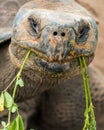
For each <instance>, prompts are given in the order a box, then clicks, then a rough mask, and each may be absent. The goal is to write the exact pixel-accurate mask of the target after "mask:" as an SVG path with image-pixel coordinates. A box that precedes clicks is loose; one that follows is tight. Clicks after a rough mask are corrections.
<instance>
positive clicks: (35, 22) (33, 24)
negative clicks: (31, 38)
mask: <svg viewBox="0 0 104 130" xmlns="http://www.w3.org/2000/svg"><path fill="white" fill-rule="evenodd" d="M28 20H29V21H30V24H31V27H32V29H33V30H34V32H35V33H36V34H38V32H39V27H38V23H37V21H35V20H34V19H33V18H31V17H30V18H28Z"/></svg>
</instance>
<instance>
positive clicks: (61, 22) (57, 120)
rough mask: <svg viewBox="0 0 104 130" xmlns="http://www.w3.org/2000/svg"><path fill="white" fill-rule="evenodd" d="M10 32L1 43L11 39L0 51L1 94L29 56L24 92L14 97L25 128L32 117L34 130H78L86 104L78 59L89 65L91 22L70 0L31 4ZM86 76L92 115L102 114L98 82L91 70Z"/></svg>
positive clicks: (94, 32)
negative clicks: (33, 117) (32, 116)
mask: <svg viewBox="0 0 104 130" xmlns="http://www.w3.org/2000/svg"><path fill="white" fill-rule="evenodd" d="M3 29H4V28H3ZM8 30H9V29H8ZM4 32H5V31H4ZM6 32H7V31H6ZM9 32H10V33H9V34H7V35H6V36H4V34H6V33H4V34H3V35H2V36H1V38H0V41H1V43H3V41H6V40H8V39H9V38H10V37H11V35H12V39H11V44H9V43H7V42H5V43H7V44H4V43H3V44H2V45H3V47H2V48H0V53H1V54H2V56H0V68H1V70H0V71H1V75H0V80H1V81H0V91H2V90H3V89H4V86H5V87H6V86H7V85H8V84H9V82H10V81H11V79H12V78H13V77H14V76H15V74H16V73H17V71H18V68H20V66H21V63H22V61H23V59H24V57H25V55H26V53H27V51H28V50H31V55H30V57H29V59H28V61H27V63H26V66H25V70H24V72H23V75H22V78H23V80H24V82H25V87H24V88H19V89H18V92H17V94H16V101H17V103H18V104H19V105H20V111H21V113H22V114H23V118H24V120H25V123H26V122H27V119H28V117H29V116H30V115H31V114H33V113H35V115H36V116H35V119H34V121H32V122H35V129H37V130H41V129H42V130H81V129H82V127H83V123H84V115H83V114H84V110H85V99H84V93H83V82H82V78H81V74H80V67H79V62H78V60H77V57H79V56H81V55H84V56H85V58H86V62H87V64H89V63H90V62H91V61H92V60H93V57H94V52H95V48H96V44H97V37H98V33H97V26H96V23H95V21H94V19H93V18H92V16H91V15H90V14H89V13H88V12H87V11H86V10H85V9H84V8H83V7H81V6H80V5H79V4H77V3H76V2H75V1H74V0H57V1H56V0H38V1H36V0H34V1H32V2H29V3H27V4H25V5H24V6H23V7H22V8H21V9H20V10H19V12H18V13H17V15H16V18H15V20H14V23H13V34H12V32H11V31H9ZM8 35H9V38H8V37H7V36H8ZM4 39H5V40H4ZM8 47H9V51H8ZM4 59H5V63H4ZM11 61H12V63H11ZM89 73H90V82H91V86H92V87H91V90H92V96H93V100H94V104H95V107H96V109H95V110H96V113H97V114H98V113H99V112H102V113H104V110H103V108H104V100H103V98H102V97H103V94H104V87H103V79H101V78H99V79H98V77H96V75H98V72H97V71H96V70H93V69H92V68H90V69H89ZM12 88H13V86H12ZM12 88H11V89H10V90H9V92H10V93H11V91H12ZM99 104H100V105H101V106H102V109H101V110H100V109H99ZM6 114H7V113H6V112H3V113H2V114H1V116H0V117H1V120H3V117H4V115H6ZM4 119H5V118H4ZM97 119H99V115H98V117H97ZM5 120H6V119H5ZM26 124H27V123H26ZM28 129H29V128H28ZM100 130H101V129H100Z"/></svg>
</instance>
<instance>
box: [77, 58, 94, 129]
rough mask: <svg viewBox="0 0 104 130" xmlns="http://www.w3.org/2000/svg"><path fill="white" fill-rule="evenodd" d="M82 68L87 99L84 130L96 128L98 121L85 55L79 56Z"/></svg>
mask: <svg viewBox="0 0 104 130" xmlns="http://www.w3.org/2000/svg"><path fill="white" fill-rule="evenodd" d="M79 63H80V68H81V72H82V79H83V83H84V93H85V100H86V109H85V123H84V127H83V130H96V121H95V115H94V108H93V103H92V98H91V92H90V85H89V78H88V69H87V65H86V61H85V58H84V56H82V57H79Z"/></svg>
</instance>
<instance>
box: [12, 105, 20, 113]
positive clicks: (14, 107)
mask: <svg viewBox="0 0 104 130" xmlns="http://www.w3.org/2000/svg"><path fill="white" fill-rule="evenodd" d="M17 110H18V106H17V104H13V106H12V109H11V112H12V113H15V112H16V111H17Z"/></svg>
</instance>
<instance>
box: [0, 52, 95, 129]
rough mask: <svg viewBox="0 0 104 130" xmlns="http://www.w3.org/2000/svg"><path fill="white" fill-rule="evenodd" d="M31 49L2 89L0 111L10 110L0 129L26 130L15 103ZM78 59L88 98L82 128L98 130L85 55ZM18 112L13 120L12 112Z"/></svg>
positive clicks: (22, 83) (86, 97)
mask: <svg viewBox="0 0 104 130" xmlns="http://www.w3.org/2000/svg"><path fill="white" fill-rule="evenodd" d="M30 53H31V51H30V50H29V51H28V52H27V54H26V56H25V58H24V61H23V63H22V65H21V67H20V70H19V72H18V73H17V75H16V76H15V77H14V79H13V80H12V81H11V82H10V84H9V85H8V86H7V88H6V89H5V90H3V91H2V93H1V96H0V111H3V110H4V107H5V108H6V109H7V110H8V122H7V123H6V122H4V121H2V122H1V124H2V127H3V128H2V129H0V130H14V129H15V128H17V129H18V130H24V123H23V120H22V117H21V115H20V114H19V109H18V105H17V104H16V103H15V101H14V99H15V95H16V91H17V88H18V87H23V86H24V82H23V80H22V78H21V74H22V71H23V69H24V66H25V64H26V62H27V60H28V58H29V55H30ZM78 61H79V64H80V69H81V72H82V78H83V83H84V93H85V99H86V108H85V113H84V116H85V123H84V127H83V129H82V130H96V121H95V115H94V109H93V103H92V98H91V92H90V86H89V81H88V72H87V66H86V61H85V58H84V56H81V57H78ZM15 81H16V83H15V86H14V89H13V94H12V95H10V94H9V93H8V89H9V87H11V85H12V84H13V83H14V82H15ZM12 113H13V114H14V113H15V114H16V115H17V116H16V117H15V119H14V120H13V121H11V114H12Z"/></svg>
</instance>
